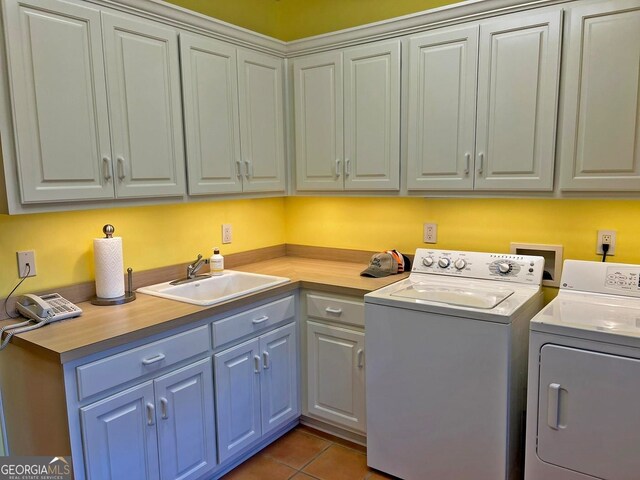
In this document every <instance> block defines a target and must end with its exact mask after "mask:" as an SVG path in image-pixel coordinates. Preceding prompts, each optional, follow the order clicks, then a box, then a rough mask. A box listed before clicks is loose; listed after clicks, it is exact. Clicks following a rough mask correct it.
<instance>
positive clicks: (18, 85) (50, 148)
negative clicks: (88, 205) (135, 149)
mask: <svg viewBox="0 0 640 480" xmlns="http://www.w3.org/2000/svg"><path fill="white" fill-rule="evenodd" d="M6 15H7V19H6V20H7V23H6V24H7V38H8V47H9V50H10V55H8V59H9V67H10V68H9V71H10V81H11V88H12V92H13V102H14V115H15V127H16V140H17V155H18V169H19V177H20V191H21V194H22V201H23V202H24V203H30V202H43V201H63V200H79V199H100V198H112V197H113V183H112V179H111V178H110V177H111V166H110V164H109V158H110V156H111V147H110V144H109V123H108V122H109V120H108V113H107V98H106V83H105V77H104V66H103V54H102V30H101V26H100V12H99V11H98V10H95V9H93V8H88V7H84V6H79V5H73V4H69V3H62V2H53V1H47V0H34V1H27V2H9V3H8V4H7V5H6ZM103 158H106V159H105V160H104V164H103ZM104 169H106V173H105V171H104ZM107 177H109V179H107Z"/></svg>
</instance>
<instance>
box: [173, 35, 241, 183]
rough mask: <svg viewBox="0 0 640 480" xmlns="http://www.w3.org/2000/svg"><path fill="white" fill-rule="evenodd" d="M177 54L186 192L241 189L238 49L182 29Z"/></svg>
mask: <svg viewBox="0 0 640 480" xmlns="http://www.w3.org/2000/svg"><path fill="white" fill-rule="evenodd" d="M180 53H181V61H182V93H183V103H184V127H185V128H184V129H185V144H186V152H187V175H188V183H189V193H190V194H191V195H199V194H208V193H222V192H241V191H242V174H241V164H240V162H241V156H240V123H239V121H238V87H237V85H238V80H237V79H238V75H237V55H236V49H235V47H233V46H231V45H228V44H226V43H222V42H218V41H217V40H213V39H211V38H208V37H203V36H200V35H190V34H187V33H181V34H180Z"/></svg>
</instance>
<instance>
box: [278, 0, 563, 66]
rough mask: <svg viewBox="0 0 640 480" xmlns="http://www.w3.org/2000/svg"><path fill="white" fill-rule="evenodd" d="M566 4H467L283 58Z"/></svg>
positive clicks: (527, 0)
mask: <svg viewBox="0 0 640 480" xmlns="http://www.w3.org/2000/svg"><path fill="white" fill-rule="evenodd" d="M567 1H569V0H533V1H531V0H524V1H523V0H468V1H464V2H460V3H455V4H452V5H445V6H443V7H439V8H434V9H431V10H425V11H423V12H418V13H412V14H409V15H404V16H401V17H395V18H391V19H388V20H382V21H379V22H375V23H369V24H366V25H359V26H357V27H353V28H348V29H345V30H338V31H335V32H330V33H326V34H323V35H317V36H313V37H307V38H302V39H300V40H294V41H291V42H288V43H287V44H286V48H287V50H286V55H287V58H293V57H297V56H301V55H307V54H310V53H317V52H323V51H326V50H330V49H335V48H344V47H349V46H352V45H359V44H362V43H368V42H374V41H378V40H385V39H389V38H397V37H401V36H404V35H410V34H413V33H417V32H422V31H426V30H431V29H434V28H439V27H443V26H447V25H454V24H457V23H462V22H469V21H474V20H480V19H483V18H487V17H490V16H495V15H502V14H506V13H514V12H519V11H523V10H530V9H532V8H539V7H544V6H548V5H555V4H559V3H566V2H567Z"/></svg>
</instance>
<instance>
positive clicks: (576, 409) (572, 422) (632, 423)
mask: <svg viewBox="0 0 640 480" xmlns="http://www.w3.org/2000/svg"><path fill="white" fill-rule="evenodd" d="M540 353H541V355H540V384H539V397H538V405H539V408H538V456H539V457H540V458H541V459H542V460H543V461H545V462H548V463H551V464H554V465H557V466H560V467H563V468H568V469H571V470H575V471H577V472H581V473H584V474H587V475H592V476H594V477H598V478H606V479H608V480H637V479H638V472H640V456H639V455H638V445H640V415H639V414H638V410H639V409H640V360H638V359H633V358H627V357H619V356H615V355H607V354H603V353H598V352H592V351H588V350H579V349H575V348H568V347H561V346H557V345H545V346H544V347H542V349H541V352H540Z"/></svg>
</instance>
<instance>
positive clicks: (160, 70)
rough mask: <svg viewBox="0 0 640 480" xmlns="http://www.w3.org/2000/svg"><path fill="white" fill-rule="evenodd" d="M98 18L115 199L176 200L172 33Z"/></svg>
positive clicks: (178, 153) (125, 19) (177, 120)
mask: <svg viewBox="0 0 640 480" xmlns="http://www.w3.org/2000/svg"><path fill="white" fill-rule="evenodd" d="M102 18H103V26H104V50H105V61H106V65H107V79H108V93H109V107H110V109H111V139H112V145H113V160H114V162H115V172H116V180H115V182H116V195H117V196H118V197H120V198H123V197H149V196H164V195H182V194H183V193H184V192H185V187H184V145H183V139H182V110H181V109H182V102H181V99H180V70H179V69H180V66H179V58H178V35H177V32H176V31H175V30H173V29H171V28H165V27H163V26H160V25H158V24H154V23H151V22H148V21H144V20H137V19H133V18H131V17H129V16H124V15H119V14H118V15H116V14H111V13H103V16H102Z"/></svg>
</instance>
